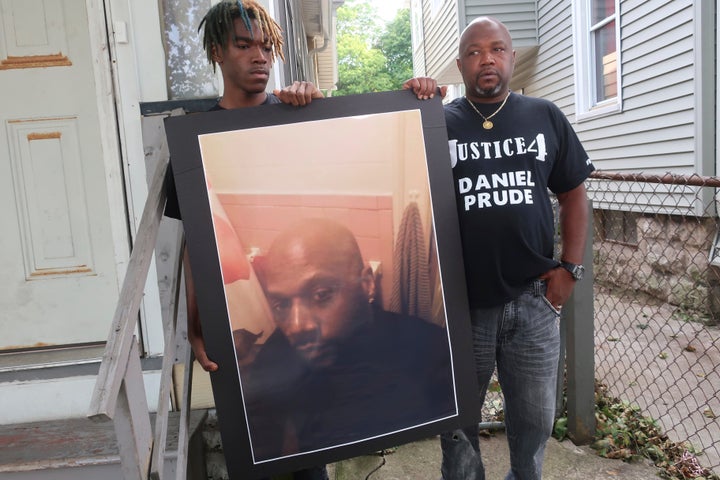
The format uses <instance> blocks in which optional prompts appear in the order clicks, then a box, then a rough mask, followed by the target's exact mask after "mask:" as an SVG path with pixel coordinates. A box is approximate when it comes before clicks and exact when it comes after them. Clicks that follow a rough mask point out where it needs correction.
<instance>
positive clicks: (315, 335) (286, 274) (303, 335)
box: [262, 239, 369, 366]
mask: <svg viewBox="0 0 720 480" xmlns="http://www.w3.org/2000/svg"><path fill="white" fill-rule="evenodd" d="M326 243H327V242H319V243H318V242H315V243H314V244H313V243H311V242H308V241H306V240H300V239H299V240H297V241H294V242H287V243H286V244H284V245H282V246H281V247H278V248H275V249H273V250H272V251H271V253H270V254H269V255H268V256H267V257H266V259H265V262H264V264H263V269H262V270H263V275H262V276H263V284H264V288H265V293H266V295H267V297H268V301H269V304H270V308H271V310H272V312H273V317H274V319H275V323H276V325H277V326H278V328H280V329H281V330H282V332H283V333H284V334H285V336H286V337H287V338H288V340H289V342H290V344H291V345H292V346H293V347H295V349H296V350H297V351H298V353H299V354H300V355H302V356H303V357H304V358H305V359H307V360H308V361H310V362H311V363H313V364H314V365H317V366H326V365H329V364H331V363H332V362H333V360H334V358H335V355H336V346H337V342H338V341H339V340H342V339H344V338H346V337H347V336H348V335H349V334H350V333H351V332H352V331H353V330H354V329H355V328H356V327H357V326H358V325H360V324H361V323H362V322H364V321H366V320H367V318H364V317H367V316H368V314H369V304H368V298H369V290H368V288H369V286H368V283H367V282H368V281H369V280H368V278H367V275H366V273H365V272H364V271H363V264H362V260H361V259H359V258H354V257H353V256H352V255H343V254H342V252H341V251H334V250H333V249H332V248H330V247H331V245H329V244H326Z"/></svg>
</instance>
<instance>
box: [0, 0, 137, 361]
mask: <svg viewBox="0 0 720 480" xmlns="http://www.w3.org/2000/svg"><path fill="white" fill-rule="evenodd" d="M88 3H90V2H88ZM98 3H101V2H98ZM93 8H95V7H93ZM99 8H100V10H102V5H100V6H99ZM94 14H96V12H95V13H94ZM90 35H91V33H90V27H89V22H88V10H87V6H86V1H85V0H0V96H1V97H2V100H1V101H0V205H2V208H0V228H2V233H0V272H1V273H0V332H2V334H0V351H2V350H5V351H8V350H15V349H24V348H33V347H52V346H58V345H72V344H85V343H93V342H100V341H104V340H105V339H106V338H107V336H108V333H109V328H110V321H111V319H112V316H113V312H114V309H115V304H116V302H117V298H118V292H119V282H118V259H117V254H116V252H117V251H118V250H117V248H116V244H118V243H119V240H118V235H117V233H115V235H113V228H112V225H113V221H114V220H115V221H117V219H118V216H123V217H125V216H126V212H125V211H124V208H122V209H120V210H122V211H116V210H118V209H117V208H113V209H111V208H110V206H109V205H110V200H109V194H108V191H121V188H122V187H121V185H120V186H119V187H118V185H112V184H111V183H112V182H118V183H120V184H122V175H121V174H120V175H118V174H117V172H114V173H113V174H111V173H109V172H108V168H107V157H106V155H107V152H104V149H103V141H102V138H103V135H102V128H103V125H107V122H112V123H113V125H114V124H115V119H114V118H101V117H105V116H111V115H100V114H99V108H98V101H102V97H103V95H102V92H101V90H102V89H101V88H100V87H99V86H98V85H96V83H98V82H97V80H96V78H97V75H96V73H95V72H96V70H94V68H97V67H94V63H93V62H94V61H96V60H97V55H98V53H97V52H93V51H92V48H91V44H92V42H91V38H90ZM104 54H105V55H107V51H106V52H105V53H104ZM107 96H109V94H108V95H107ZM105 111H106V110H105ZM105 138H107V135H106V137H105ZM118 171H119V166H118ZM115 232H117V228H116V229H115ZM120 241H122V239H121V240H120ZM124 241H127V240H124Z"/></svg>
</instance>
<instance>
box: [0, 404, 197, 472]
mask: <svg viewBox="0 0 720 480" xmlns="http://www.w3.org/2000/svg"><path fill="white" fill-rule="evenodd" d="M206 416H207V411H206V410H193V411H192V412H191V415H190V448H189V452H188V457H189V462H188V479H200V478H205V460H204V446H203V441H202V426H203V423H204V421H205V418H206ZM178 422H179V414H178V413H177V412H173V413H171V414H170V418H169V422H168V441H167V447H166V458H165V475H164V476H165V477H166V478H175V475H174V472H175V460H176V457H177V428H178ZM0 478H1V479H2V480H45V479H47V480H50V479H52V480H66V479H67V480H71V479H72V480H83V479H88V480H89V479H93V480H95V479H102V480H115V479H117V480H123V475H122V472H121V469H120V456H119V454H118V447H117V441H116V438H115V431H114V429H113V424H112V422H105V423H95V422H92V421H90V420H89V419H87V418H72V419H66V420H59V421H46V422H34V423H23V424H14V425H0Z"/></svg>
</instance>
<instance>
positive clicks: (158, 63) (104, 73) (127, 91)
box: [85, 0, 167, 356]
mask: <svg viewBox="0 0 720 480" xmlns="http://www.w3.org/2000/svg"><path fill="white" fill-rule="evenodd" d="M85 4H86V8H87V14H88V24H89V25H88V28H89V32H90V45H91V49H92V55H93V57H94V58H93V65H94V75H95V81H96V91H95V94H96V104H97V108H98V113H99V117H100V130H101V144H102V147H103V161H104V164H105V171H106V178H107V193H108V202H109V205H110V211H111V212H122V214H119V213H118V214H117V215H111V218H110V223H111V227H112V232H113V240H114V242H113V243H114V248H115V263H116V268H117V275H118V291H120V290H121V288H122V281H123V279H124V278H125V273H126V271H127V266H128V260H129V258H130V251H131V245H132V242H133V240H134V238H135V235H136V232H137V227H138V225H139V223H140V218H141V216H142V212H143V208H144V205H145V201H146V199H147V193H148V191H147V182H148V180H147V174H146V168H145V155H144V148H143V139H142V124H141V111H140V102H141V101H151V100H165V99H167V92H166V87H165V67H164V66H165V60H164V58H165V57H164V52H163V49H162V36H161V31H160V11H159V8H158V2H148V1H147V0H101V1H98V0H85ZM141 71H142V75H140V72H141ZM141 79H142V80H141ZM139 328H140V332H138V333H141V335H139V338H142V347H143V348H142V349H143V352H144V354H145V355H148V356H156V355H161V354H162V352H163V345H164V336H163V328H162V314H161V307H160V300H159V287H158V281H157V274H156V268H155V263H154V261H153V263H152V264H151V266H150V269H149V272H148V278H147V282H146V287H145V296H144V299H143V303H142V305H141V308H140V324H139Z"/></svg>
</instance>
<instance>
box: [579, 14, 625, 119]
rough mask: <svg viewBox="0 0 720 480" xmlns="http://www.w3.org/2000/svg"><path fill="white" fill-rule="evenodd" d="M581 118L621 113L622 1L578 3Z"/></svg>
mask: <svg viewBox="0 0 720 480" xmlns="http://www.w3.org/2000/svg"><path fill="white" fill-rule="evenodd" d="M573 5H574V12H573V13H574V18H573V24H574V32H575V38H574V40H575V41H574V49H575V79H576V80H575V96H576V103H577V118H578V120H582V119H584V118H591V117H595V116H597V115H604V114H607V113H612V112H617V111H620V109H621V107H622V88H621V81H620V80H621V75H620V73H621V69H620V66H621V65H622V62H621V59H620V15H619V12H620V0H574V1H573Z"/></svg>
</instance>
